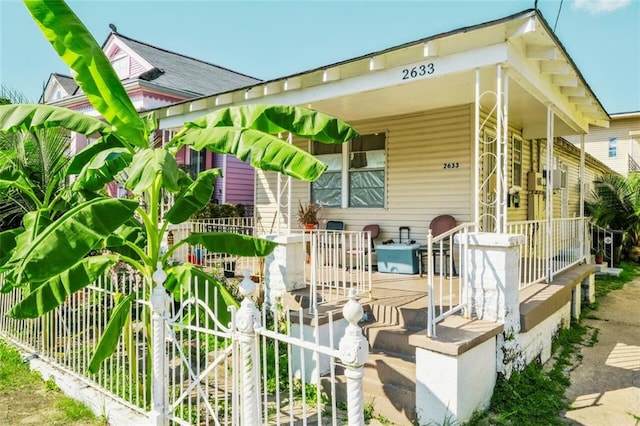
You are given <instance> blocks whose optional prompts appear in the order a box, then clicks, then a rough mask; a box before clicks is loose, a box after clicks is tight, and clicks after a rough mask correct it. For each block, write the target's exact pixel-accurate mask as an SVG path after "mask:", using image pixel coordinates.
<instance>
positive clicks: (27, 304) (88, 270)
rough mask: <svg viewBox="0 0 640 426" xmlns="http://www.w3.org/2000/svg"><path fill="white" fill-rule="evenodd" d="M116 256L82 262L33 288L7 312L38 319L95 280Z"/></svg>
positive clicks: (116, 259) (15, 315) (114, 260)
mask: <svg viewBox="0 0 640 426" xmlns="http://www.w3.org/2000/svg"><path fill="white" fill-rule="evenodd" d="M117 261H118V257H117V256H113V255H101V256H91V257H86V258H84V259H82V260H81V261H80V262H78V263H76V264H75V265H73V266H72V267H71V268H69V269H68V270H66V271H64V272H63V273H62V274H60V275H57V276H55V277H53V278H51V279H50V280H48V281H46V282H45V283H43V284H41V285H40V286H39V287H37V288H36V289H34V290H33V291H31V292H30V293H29V295H28V296H26V297H25V298H24V299H22V300H21V301H20V302H19V303H18V304H17V305H15V306H14V307H13V308H11V310H10V311H9V312H8V313H7V316H9V317H11V318H16V319H25V318H37V317H39V316H40V315H44V314H46V313H47V312H49V311H51V310H52V309H55V308H57V307H58V306H60V305H61V304H63V303H64V302H65V300H66V299H67V297H69V296H71V295H72V294H73V293H75V292H76V291H78V290H80V289H82V288H84V287H86V286H88V285H89V284H91V283H93V282H94V281H96V280H97V279H98V278H99V277H100V276H101V275H102V274H103V273H104V271H105V270H107V268H109V267H111V266H112V265H114V264H115V263H116V262H117Z"/></svg>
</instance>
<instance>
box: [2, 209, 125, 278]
mask: <svg viewBox="0 0 640 426" xmlns="http://www.w3.org/2000/svg"><path fill="white" fill-rule="evenodd" d="M136 207H138V202H137V201H133V200H121V199H115V198H108V197H101V198H94V199H93V200H90V201H87V202H85V203H82V204H80V205H78V206H76V207H74V208H72V209H71V210H69V211H68V212H66V213H65V214H64V215H63V216H61V217H60V218H59V219H58V220H56V221H55V222H54V223H52V224H51V225H49V226H47V228H45V229H44V230H43V231H42V232H41V233H40V234H39V235H38V236H37V237H36V238H35V239H34V240H33V241H32V242H31V243H30V244H25V245H21V244H18V248H17V249H16V251H15V253H14V258H16V259H18V262H17V267H16V270H17V276H18V279H19V280H22V279H25V280H28V281H32V282H40V281H44V280H47V279H49V278H51V277H53V276H55V275H58V274H60V273H62V272H64V271H65V270H67V269H68V268H70V267H71V266H73V265H74V264H75V263H76V262H78V260H80V259H81V258H82V257H84V256H85V255H86V254H87V253H89V252H90V251H91V250H92V249H94V248H96V247H97V246H98V244H99V243H100V242H101V241H102V240H104V239H105V238H107V237H108V236H109V235H111V233H112V232H113V231H115V230H116V229H117V228H118V227H119V226H120V225H122V224H123V223H125V222H126V221H127V220H129V218H131V217H132V216H133V214H134V211H135V209H136ZM27 229H28V228H27Z"/></svg>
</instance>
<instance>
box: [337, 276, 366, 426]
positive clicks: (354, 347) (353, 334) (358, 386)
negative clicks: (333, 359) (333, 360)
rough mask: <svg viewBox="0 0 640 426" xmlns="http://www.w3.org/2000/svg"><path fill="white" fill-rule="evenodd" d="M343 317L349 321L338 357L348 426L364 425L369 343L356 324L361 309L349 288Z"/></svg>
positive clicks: (360, 314) (361, 311)
mask: <svg viewBox="0 0 640 426" xmlns="http://www.w3.org/2000/svg"><path fill="white" fill-rule="evenodd" d="M342 314H343V315H344V318H345V319H346V320H347V321H349V325H348V326H347V329H346V330H345V333H344V336H343V337H342V339H340V345H339V350H340V359H341V360H342V362H343V364H344V365H345V367H346V371H345V376H346V377H347V414H348V417H349V426H362V425H364V394H363V389H362V378H363V377H364V363H365V361H366V360H367V357H368V356H369V343H368V342H367V339H366V338H365V337H364V336H363V334H362V329H361V328H360V326H358V321H360V319H361V318H362V315H363V309H362V305H360V304H359V303H358V302H357V301H356V290H355V288H353V287H352V288H351V289H350V290H349V301H348V302H347V303H346V304H345V305H344V307H343V308H342Z"/></svg>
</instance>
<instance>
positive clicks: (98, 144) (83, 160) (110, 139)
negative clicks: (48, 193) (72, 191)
mask: <svg viewBox="0 0 640 426" xmlns="http://www.w3.org/2000/svg"><path fill="white" fill-rule="evenodd" d="M122 147H124V145H123V144H122V141H121V140H120V139H118V138H117V137H115V136H113V135H106V136H103V137H101V138H99V139H98V140H97V141H95V142H92V143H90V144H89V145H87V146H85V147H84V148H83V149H82V150H81V151H80V152H78V153H77V154H76V155H74V156H73V158H72V159H71V163H70V164H69V168H68V169H67V174H69V175H77V174H78V173H80V172H81V171H82V168H83V167H84V166H85V165H86V164H88V163H89V162H91V160H92V159H93V158H94V157H95V156H96V155H98V153H100V152H102V151H106V150H108V149H111V148H122Z"/></svg>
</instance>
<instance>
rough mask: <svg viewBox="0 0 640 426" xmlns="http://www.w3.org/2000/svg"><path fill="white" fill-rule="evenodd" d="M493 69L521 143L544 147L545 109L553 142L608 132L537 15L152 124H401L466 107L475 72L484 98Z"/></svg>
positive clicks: (193, 106) (329, 69)
mask: <svg viewBox="0 0 640 426" xmlns="http://www.w3.org/2000/svg"><path fill="white" fill-rule="evenodd" d="M499 64H500V65H502V67H503V68H504V69H506V70H507V73H508V76H509V78H510V84H509V91H508V105H509V111H508V114H509V124H510V125H511V126H514V127H517V128H521V129H522V131H523V136H524V137H525V138H544V137H546V135H547V134H546V132H547V123H546V117H547V105H551V106H552V108H553V110H554V113H555V117H556V120H555V123H554V129H555V135H556V136H562V135H571V134H581V133H587V132H588V129H589V125H596V126H605V127H607V126H608V123H609V115H608V114H607V112H606V111H605V110H604V108H603V107H602V105H601V104H600V102H599V100H598V99H597V97H596V96H595V94H594V93H593V92H592V90H591V88H590V87H589V85H588V84H587V83H586V81H585V79H584V77H583V76H582V74H581V73H580V71H579V70H578V68H577V66H576V65H575V63H574V62H573V60H572V59H571V58H570V57H569V55H568V53H567V52H566V50H565V49H564V46H563V45H562V43H561V42H560V41H559V40H558V38H557V37H556V36H555V34H554V33H553V31H552V30H551V29H550V27H549V25H548V24H547V22H546V21H545V20H544V18H543V17H542V15H541V14H540V13H539V12H538V11H537V10H526V11H523V12H520V13H518V14H515V15H511V16H508V17H505V18H502V19H499V20H495V21H490V22H486V23H483V24H479V25H475V26H472V27H465V28H459V29H457V30H454V31H451V32H447V33H442V34H438V35H435V36H431V37H428V38H424V39H420V40H417V41H414V42H410V43H406V44H403V45H400V46H396V47H392V48H389V49H385V50H381V51H377V52H373V53H369V54H366V55H363V56H360V57H357V58H353V59H349V60H347V61H343V62H339V63H335V64H331V65H327V66H325V67H321V68H316V69H312V70H309V71H305V72H302V73H298V74H294V75H290V76H286V77H282V78H279V79H275V80H271V81H265V82H261V83H258V84H254V85H250V86H246V87H243V88H241V89H238V90H233V91H228V92H224V93H219V94H216V95H212V96H207V97H202V98H197V99H192V100H189V101H185V102H181V103H178V104H174V105H171V106H168V107H163V108H159V109H158V110H157V115H158V118H159V119H160V120H161V128H172V127H178V126H181V125H182V123H183V122H184V121H188V120H191V119H194V118H196V117H199V116H201V115H203V114H205V113H207V112H209V111H212V110H215V109H217V108H222V107H225V106H229V105H242V104H249V103H270V104H290V105H300V106H305V107H309V108H314V109H317V110H319V111H323V112H326V113H329V114H332V115H334V116H337V117H340V118H342V119H343V120H346V121H352V122H353V121H358V120H363V119H371V118H376V117H382V116H392V115H400V114H409V113H412V112H418V111H424V110H429V109H435V108H442V107H448V106H455V105H463V104H472V103H474V102H475V81H476V78H475V73H476V70H480V90H481V91H482V92H486V91H492V90H495V88H496V80H497V72H496V68H497V65H499ZM481 103H482V104H483V107H484V108H486V109H487V110H488V109H490V108H491V107H492V105H493V104H494V103H495V101H494V100H493V99H490V96H485V97H483V98H482V100H481Z"/></svg>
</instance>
